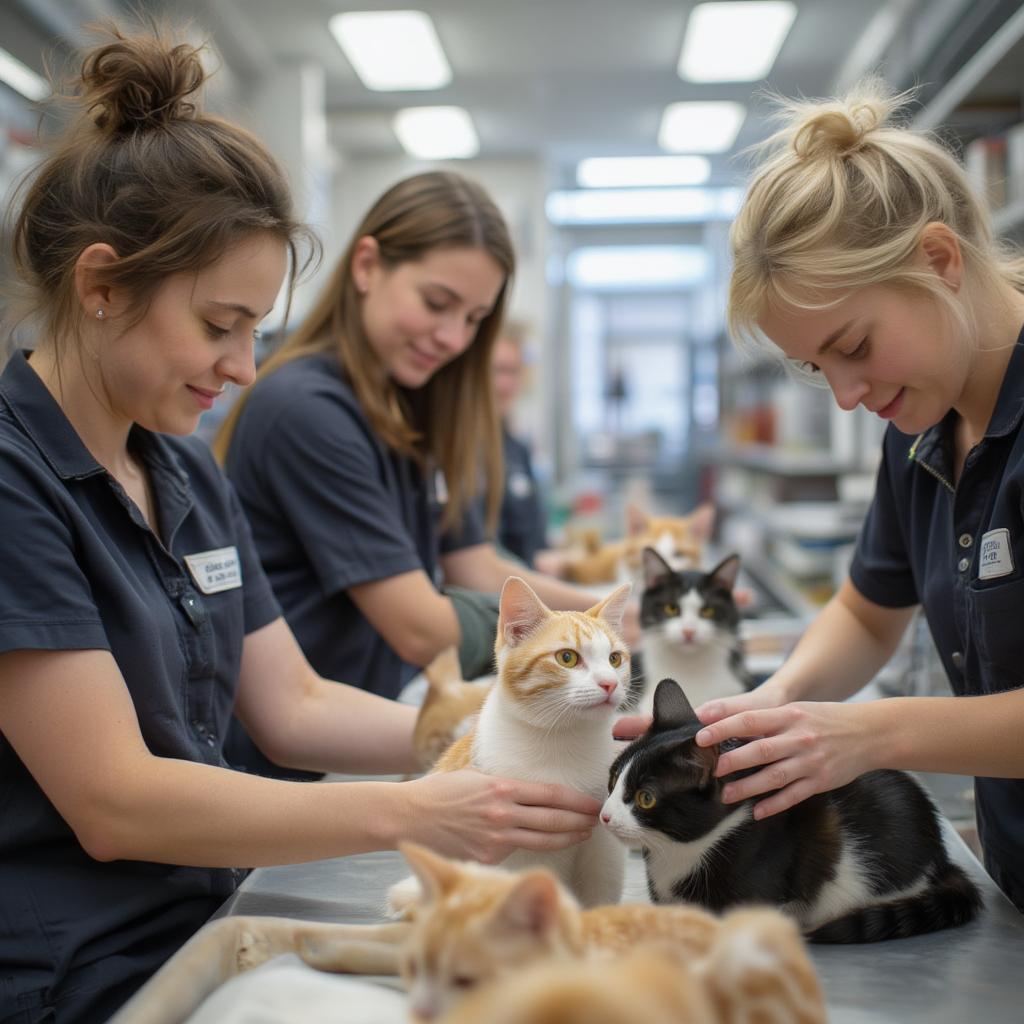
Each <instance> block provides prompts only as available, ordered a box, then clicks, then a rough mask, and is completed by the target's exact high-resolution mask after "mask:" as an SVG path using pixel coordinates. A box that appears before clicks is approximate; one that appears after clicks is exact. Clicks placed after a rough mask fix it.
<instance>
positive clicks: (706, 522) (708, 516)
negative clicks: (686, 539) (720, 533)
mask: <svg viewBox="0 0 1024 1024" xmlns="http://www.w3.org/2000/svg"><path fill="white" fill-rule="evenodd" d="M716 512H717V509H716V508H715V506H714V505H713V504H712V503H711V502H710V501H705V502H704V503H703V504H701V505H698V506H697V507H696V508H695V509H694V510H693V511H692V512H691V513H690V514H689V515H688V516H687V517H686V520H687V522H688V523H689V526H690V533H691V534H692V535H693V537H694V539H695V540H699V541H706V540H710V539H711V534H712V532H713V531H714V529H715V513H716Z"/></svg>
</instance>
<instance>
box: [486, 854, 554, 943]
mask: <svg viewBox="0 0 1024 1024" xmlns="http://www.w3.org/2000/svg"><path fill="white" fill-rule="evenodd" d="M560 905H561V896H560V894H559V891H558V882H556V881H555V878H554V876H553V875H552V874H551V873H550V872H548V871H544V870H541V871H529V872H527V873H526V874H524V875H523V876H522V877H521V878H520V879H519V880H518V881H517V882H516V884H515V886H513V888H512V891H511V892H510V893H509V894H508V896H506V897H505V902H504V903H502V905H501V906H500V907H499V908H498V911H497V913H496V914H495V916H494V926H495V927H496V928H498V929H500V930H501V931H503V932H506V933H507V932H513V933H515V934H517V935H523V934H525V935H528V936H529V937H530V938H531V939H540V938H543V937H544V936H545V935H547V934H548V933H549V932H550V931H551V929H552V927H554V925H555V923H556V922H557V921H558V913H559V907H560Z"/></svg>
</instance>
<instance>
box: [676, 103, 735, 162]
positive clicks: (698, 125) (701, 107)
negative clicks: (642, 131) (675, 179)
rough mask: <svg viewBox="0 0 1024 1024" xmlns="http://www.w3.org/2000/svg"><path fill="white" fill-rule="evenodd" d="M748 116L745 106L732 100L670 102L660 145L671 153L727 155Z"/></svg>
mask: <svg viewBox="0 0 1024 1024" xmlns="http://www.w3.org/2000/svg"><path fill="white" fill-rule="evenodd" d="M746 116H747V108H746V107H744V106H743V104H742V103H732V102H730V101H729V100H708V101H705V102H696V103H688V102H682V103H670V104H669V105H668V106H667V107H666V108H665V112H664V113H663V114H662V115H661V128H660V129H659V130H658V145H659V146H661V148H662V149H667V150H668V151H669V152H671V153H724V152H725V151H726V150H728V149H731V148H732V144H733V143H734V142H735V141H736V135H737V134H738V133H739V130H740V126H741V125H742V124H743V119H744V118H745V117H746Z"/></svg>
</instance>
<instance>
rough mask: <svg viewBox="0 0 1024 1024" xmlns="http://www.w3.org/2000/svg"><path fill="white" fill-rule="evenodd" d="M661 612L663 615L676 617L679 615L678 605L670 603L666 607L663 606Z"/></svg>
mask: <svg viewBox="0 0 1024 1024" xmlns="http://www.w3.org/2000/svg"><path fill="white" fill-rule="evenodd" d="M662 611H664V613H665V614H666V615H678V614H679V605H677V604H672V603H671V602H669V603H668V604H667V605H665V607H664V608H663V609H662Z"/></svg>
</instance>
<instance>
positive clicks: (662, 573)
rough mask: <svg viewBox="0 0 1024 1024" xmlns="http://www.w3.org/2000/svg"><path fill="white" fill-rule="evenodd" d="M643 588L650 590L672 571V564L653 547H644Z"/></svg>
mask: <svg viewBox="0 0 1024 1024" xmlns="http://www.w3.org/2000/svg"><path fill="white" fill-rule="evenodd" d="M643 557H644V588H645V589H647V590H650V588H651V587H653V586H654V585H655V584H656V583H657V582H658V581H659V580H662V579H664V578H665V577H666V576H668V575H670V574H671V572H672V566H671V565H669V564H668V562H666V561H665V559H664V558H662V557H661V555H659V554H658V552H657V551H655V550H654V548H644V552H643Z"/></svg>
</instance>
